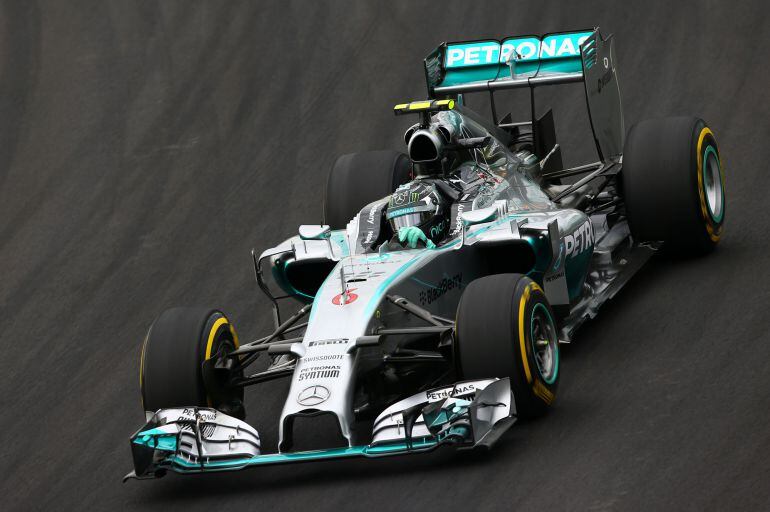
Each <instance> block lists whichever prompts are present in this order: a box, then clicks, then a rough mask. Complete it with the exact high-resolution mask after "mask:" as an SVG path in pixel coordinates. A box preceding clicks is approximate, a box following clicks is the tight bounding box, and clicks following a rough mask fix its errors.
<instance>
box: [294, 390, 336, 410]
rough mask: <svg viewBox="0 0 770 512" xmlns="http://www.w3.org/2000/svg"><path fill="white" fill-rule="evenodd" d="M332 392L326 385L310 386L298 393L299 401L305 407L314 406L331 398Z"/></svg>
mask: <svg viewBox="0 0 770 512" xmlns="http://www.w3.org/2000/svg"><path fill="white" fill-rule="evenodd" d="M330 396H331V393H330V392H329V390H328V389H327V388H325V387H324V386H310V387H308V388H305V389H303V390H302V391H300V392H299V395H297V403H298V404H299V405H304V406H305V407H314V406H316V405H318V404H322V403H324V402H325V401H327V400H328V399H329V397H330Z"/></svg>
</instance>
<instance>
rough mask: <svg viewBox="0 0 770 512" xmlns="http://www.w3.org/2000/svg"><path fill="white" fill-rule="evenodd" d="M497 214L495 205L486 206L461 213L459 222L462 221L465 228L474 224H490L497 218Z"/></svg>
mask: <svg viewBox="0 0 770 512" xmlns="http://www.w3.org/2000/svg"><path fill="white" fill-rule="evenodd" d="M498 213H499V210H498V207H497V205H492V206H488V207H486V208H481V209H479V210H471V211H469V212H463V213H461V214H460V220H462V221H463V225H464V226H465V227H468V226H473V225H474V224H483V223H484V222H491V221H493V220H495V219H496V218H497V214H498Z"/></svg>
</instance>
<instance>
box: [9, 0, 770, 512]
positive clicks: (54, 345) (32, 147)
mask: <svg viewBox="0 0 770 512" xmlns="http://www.w3.org/2000/svg"><path fill="white" fill-rule="evenodd" d="M769 15H770V4H767V3H766V2H761V1H753V2H751V1H745V2H743V1H737V0H736V1H733V2H726V1H714V0H712V1H702V2H685V1H677V2H653V1H648V2H610V1H606V2H601V1H594V0H586V1H583V2H579V3H578V2H569V3H567V2H556V1H543V2H519V1H507V2H481V1H475V2H474V1H469V0H466V1H464V2H416V1H415V2H412V1H409V2H363V1H357V2H345V3H343V2H337V1H333V2H310V1H308V2H288V1H287V2H257V1H253V2H238V1H229V2H214V1H212V2H189V1H163V2H150V1H136V2H133V1H127V0H113V1H97V2H74V1H73V2H58V1H50V2H37V1H32V0H30V1H13V0H5V1H3V2H2V3H0V308H1V309H0V311H1V312H2V316H0V350H1V351H2V354H3V355H2V357H0V433H1V434H0V435H1V436H2V441H1V442H0V504H1V505H0V508H2V509H3V510H124V509H125V510H135V509H137V510H138V509H141V510H156V509H157V510H174V509H185V510H214V509H222V510H290V511H295V510H296V511H314V512H316V511H318V512H320V511H325V510H335V511H336V510H365V509H366V510H605V509H606V510H768V509H770V469H768V467H770V466H768V462H767V460H768V458H770V427H768V426H769V425H770V370H768V361H770V271H769V270H768V266H769V264H770V256H769V255H770V241H769V240H770V216H769V215H768V212H769V211H770V209H769V208H768V205H767V201H768V195H769V194H770V184H769V183H770V168H769V167H768V162H770V149H769V146H768V140H769V139H770V92H769V91H770V73H768V66H769V65H770V51H768V46H769V45H770V16H769ZM594 25H598V26H600V27H602V28H603V30H604V31H605V32H613V33H614V34H615V35H616V38H617V40H616V48H617V60H618V72H619V76H620V82H621V87H622V95H623V102H624V107H625V120H626V125H627V126H630V125H631V124H633V123H634V122H636V121H639V120H641V119H645V118H649V117H655V116H664V115H680V114H695V115H699V116H702V117H703V118H704V119H705V120H706V121H707V122H708V123H709V124H710V126H711V127H712V129H713V131H714V133H715V134H716V136H717V139H718V141H719V144H720V150H721V154H722V158H723V162H724V166H725V169H726V180H727V181H726V186H727V194H728V206H727V219H726V231H725V235H724V237H723V240H722V243H721V245H720V247H719V249H718V250H717V251H716V252H715V253H714V254H712V255H710V256H708V257H706V258H702V259H696V260H689V261H681V260H678V261H672V260H669V259H665V258H660V257H656V258H655V259H654V260H653V261H652V262H651V263H650V264H649V265H648V266H647V267H645V269H644V270H643V271H642V272H641V273H640V274H639V275H638V276H637V277H635V278H634V280H633V281H632V282H631V283H630V284H629V286H628V287H627V288H626V289H624V290H623V292H622V293H621V294H620V295H618V296H617V297H616V299H614V300H613V301H612V302H611V303H609V304H607V305H606V306H605V307H604V308H603V309H602V311H601V315H600V316H599V317H598V318H597V319H596V320H594V321H592V322H590V323H588V324H586V325H585V326H584V327H583V328H582V329H581V331H580V332H579V335H578V337H577V339H576V340H575V342H574V343H573V344H572V345H571V346H569V347H567V348H566V349H565V351H564V352H565V357H564V362H563V367H562V369H563V374H562V381H561V385H560V386H561V387H560V396H559V398H558V403H557V405H556V407H555V408H554V410H553V412H552V414H550V415H548V416H547V417H545V418H543V419H541V420H538V421H534V422H531V423H528V424H524V425H520V426H516V427H514V428H513V429H512V430H511V431H510V432H509V433H508V434H507V435H506V436H505V437H504V438H503V440H502V442H501V443H500V445H499V446H498V447H497V448H496V449H495V450H494V451H493V452H491V453H489V454H486V455H481V454H475V455H471V456H459V455H456V454H454V453H451V452H438V453H434V454H432V455H428V456H424V457H411V458H404V457H401V458H395V459H389V460H378V461H367V460H361V461H344V462H329V463H318V464H305V465H299V466H287V467H271V468H265V469H263V470H254V471H248V472H239V473H231V474H222V475H212V476H208V475H206V476H203V477H201V478H192V477H177V476H175V475H170V476H168V477H167V478H164V479H161V480H158V481H153V482H131V483H128V484H125V485H124V484H122V483H121V477H122V476H123V475H124V474H125V473H127V472H128V471H129V470H130V469H131V461H130V452H129V446H128V436H129V435H130V434H131V433H132V432H133V431H134V429H135V428H137V427H138V426H140V425H141V423H142V420H143V414H142V411H141V407H140V404H139V393H138V383H137V376H138V363H139V348H140V343H141V340H142V338H143V337H144V334H145V332H146V329H147V327H148V326H149V324H150V322H151V321H152V320H153V319H154V318H155V316H156V315H157V314H158V313H159V312H160V311H162V310H163V309H164V308H166V307H170V306H173V305H211V306H214V307H219V308H221V309H222V310H224V311H225V312H227V313H228V314H229V316H230V317H231V319H232V320H233V321H234V323H235V325H236V326H237V327H238V329H239V332H240V334H241V337H242V338H244V339H250V338H253V337H256V336H258V335H259V334H261V333H264V332H265V331H266V330H267V329H268V328H269V326H270V324H271V320H270V316H269V308H268V304H267V302H266V301H265V300H264V299H263V298H262V297H261V296H260V295H259V294H258V292H257V288H256V286H255V284H254V282H253V275H252V268H251V266H250V250H251V248H252V247H256V248H258V249H259V250H261V249H264V248H266V247H268V246H272V245H274V244H275V243H277V242H279V241H280V240H282V239H284V238H287V237H288V236H290V235H291V234H293V233H295V232H296V231H295V230H296V226H297V225H299V224H301V223H313V222H320V220H321V200H322V197H321V196H322V193H321V190H322V188H323V185H324V183H325V180H326V175H327V172H328V170H329V168H330V165H331V163H332V162H333V161H334V159H335V157H336V156H337V155H339V154H343V153H349V152H353V151H363V150H370V149H386V148H393V149H402V145H403V142H402V141H401V136H402V133H403V131H404V129H405V128H406V127H407V126H408V124H409V123H410V120H409V119H406V118H395V117H394V116H393V114H392V106H393V105H394V104H395V103H398V102H401V101H404V100H413V99H421V98H422V97H423V96H425V85H424V76H423V71H422V58H423V57H424V55H425V54H427V52H428V51H430V50H431V49H432V48H433V47H435V46H436V45H437V44H438V43H440V42H441V41H445V40H458V39H475V38H482V37H500V36H506V35H513V34H520V33H544V32H548V31H555V30H567V29H573V28H585V27H591V26H594ZM559 94H560V95H561V94H562V93H559ZM549 95H550V93H549ZM549 97H550V96H549ZM553 101H554V102H555V103H559V104H560V105H562V106H563V107H565V108H562V109H561V110H558V111H557V121H558V131H559V138H560V140H561V141H562V142H563V144H562V145H563V146H564V147H565V155H566V160H567V162H568V163H579V162H580V161H585V159H587V158H590V156H591V155H590V152H588V151H587V148H588V146H587V145H586V144H585V143H586V142H588V143H590V137H588V138H586V134H587V133H588V131H587V130H588V125H587V124H585V123H586V119H585V107H584V100H583V98H582V97H581V94H580V88H579V86H566V87H565V88H564V92H563V96H561V97H556V96H554V97H553ZM523 114H524V117H525V116H526V112H523ZM570 148H574V149H572V150H570ZM287 386H288V383H286V382H274V383H270V384H267V385H265V386H263V387H261V388H258V389H256V388H255V389H252V390H251V392H250V393H249V398H248V401H247V408H248V411H249V420H250V421H251V422H252V423H253V424H254V425H255V426H257V428H258V429H259V430H260V433H261V434H262V436H263V439H264V443H263V445H264V446H271V445H274V444H275V441H276V431H277V425H276V424H277V417H278V414H279V412H280V408H281V404H282V400H283V398H284V397H283V395H284V393H285V392H286V390H287Z"/></svg>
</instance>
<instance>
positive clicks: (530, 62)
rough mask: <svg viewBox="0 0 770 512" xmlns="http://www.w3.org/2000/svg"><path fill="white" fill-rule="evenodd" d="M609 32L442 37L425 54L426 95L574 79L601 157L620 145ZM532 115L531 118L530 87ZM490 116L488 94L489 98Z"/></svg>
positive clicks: (613, 157)
mask: <svg viewBox="0 0 770 512" xmlns="http://www.w3.org/2000/svg"><path fill="white" fill-rule="evenodd" d="M614 57H615V52H614V47H613V37H612V36H611V35H610V36H609V37H607V38H604V37H602V35H601V33H600V32H599V29H598V28H596V29H594V30H578V31H571V32H559V33H554V34H546V35H543V36H534V35H532V36H515V37H510V38H507V39H502V40H494V39H485V40H479V41H463V42H454V43H443V44H441V45H440V46H439V47H438V48H436V49H435V50H434V51H433V52H431V53H430V54H429V55H428V56H427V57H426V58H425V78H426V81H427V85H428V95H429V97H431V98H461V97H462V96H461V95H462V94H466V93H474V92H485V91H486V92H489V93H490V96H491V95H492V94H493V93H494V92H495V91H499V90H506V89H516V88H522V87H527V88H530V89H532V90H533V91H534V88H535V87H538V86H544V85H557V84H567V83H575V82H583V83H584V84H585V91H586V101H587V105H588V111H589V117H590V119H591V128H592V129H593V133H594V139H595V141H596V148H597V151H598V153H599V157H600V159H601V160H602V161H609V160H617V159H618V158H619V157H620V154H621V153H622V151H623V136H624V128H623V113H622V108H621V105H620V88H619V85H618V81H617V75H616V72H615V64H614ZM532 104H533V108H532V118H533V119H532V121H533V122H534V121H535V112H534V93H533V96H532ZM492 109H493V117H494V118H495V123H496V113H495V112H494V100H493V99H492Z"/></svg>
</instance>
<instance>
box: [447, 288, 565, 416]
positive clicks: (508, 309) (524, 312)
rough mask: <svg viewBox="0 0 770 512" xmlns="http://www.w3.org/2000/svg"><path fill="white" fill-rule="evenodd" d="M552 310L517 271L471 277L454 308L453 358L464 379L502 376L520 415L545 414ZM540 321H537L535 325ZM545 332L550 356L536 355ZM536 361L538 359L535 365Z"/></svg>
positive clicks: (553, 357)
mask: <svg viewBox="0 0 770 512" xmlns="http://www.w3.org/2000/svg"><path fill="white" fill-rule="evenodd" d="M554 318H555V316H554V314H553V311H552V310H551V307H550V305H549V304H548V300H547V299H546V297H545V295H544V294H543V291H542V289H541V288H540V286H538V285H537V283H535V282H534V281H532V280H531V279H530V278H528V277H526V276H523V275H521V274H499V275H493V276H487V277H482V278H480V279H476V280H475V281H473V282H471V283H470V284H469V285H468V286H467V287H466V289H465V290H464V291H463V295H462V297H461V299H460V303H459V305H458V308H457V323H456V337H455V359H456V363H457V370H458V374H459V376H460V378H462V379H464V380H471V379H484V378H490V377H499V378H504V377H508V378H509V379H510V382H511V390H512V391H513V395H514V399H515V402H516V409H517V415H518V416H519V417H520V418H532V417H536V416H540V415H542V414H543V413H545V412H546V411H547V410H548V408H549V407H550V406H551V404H552V403H553V401H554V399H555V398H556V391H557V388H558V384H559V374H560V370H559V341H558V335H557V331H556V324H555V323H554ZM541 321H542V322H543V323H542V324H541ZM544 328H545V331H547V336H545V337H547V338H548V340H549V345H548V348H547V350H548V351H549V352H548V353H549V354H550V360H548V361H547V362H548V363H549V364H547V365H546V364H545V363H546V361H543V360H542V359H541V360H539V359H538V357H540V356H541V355H542V354H546V352H541V349H543V348H545V345H536V342H538V340H541V339H545V337H544V336H543V334H544V333H545V331H544V330H543V329H544ZM539 361H542V362H543V364H540V362H539Z"/></svg>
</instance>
